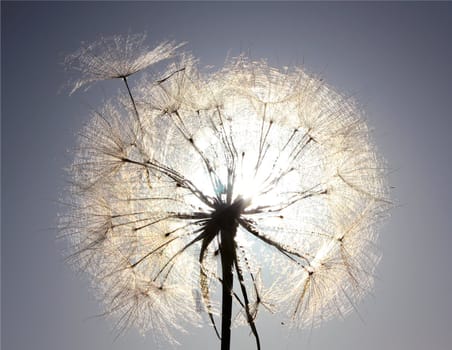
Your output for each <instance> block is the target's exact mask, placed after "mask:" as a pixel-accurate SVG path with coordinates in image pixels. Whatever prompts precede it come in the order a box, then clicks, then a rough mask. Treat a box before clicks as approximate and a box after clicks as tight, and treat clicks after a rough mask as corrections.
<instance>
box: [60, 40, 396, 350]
mask: <svg viewBox="0 0 452 350" xmlns="http://www.w3.org/2000/svg"><path fill="white" fill-rule="evenodd" d="M118 40H119V42H121V43H122V41H121V40H125V39H118ZM137 43H138V41H137ZM140 45H141V42H139V45H137V46H140ZM126 46H127V45H126ZM159 47H161V45H160V46H159ZM175 47H176V46H174V45H173V46H171V47H170V49H169V50H166V49H161V48H159V49H158V50H157V51H155V50H152V51H151V52H154V51H155V52H160V54H157V55H154V54H153V55H154V56H153V59H152V60H149V61H147V60H145V61H146V64H144V63H143V64H141V63H140V64H137V65H136V66H133V65H132V66H133V67H135V68H131V70H130V71H139V70H141V69H142V68H144V67H145V66H146V65H147V64H149V62H151V61H152V62H156V61H159V60H161V59H163V58H168V57H169V52H171V55H172V49H173V48H175ZM117 48H121V45H118V47H116V46H115V47H114V49H113V52H116V49H117ZM104 49H105V50H107V51H108V52H110V50H111V47H110V46H108V45H107V46H106V47H104ZM127 50H129V51H127V52H125V53H124V56H123V55H122V53H121V54H119V57H129V55H132V56H134V57H135V56H136V55H138V56H140V57H141V55H144V56H143V57H147V56H146V54H145V53H143V50H142V48H141V46H140V47H136V46H134V45H133V46H131V47H130V48H129V49H127ZM131 50H137V52H131ZM84 55H86V52H82V53H81V55H79V56H78V59H79V60H80V61H81V62H84V61H86V60H88V61H90V60H91V54H87V55H88V56H87V57H84ZM98 57H111V60H109V61H108V64H106V65H104V64H103V63H102V61H99V65H97V63H96V64H91V63H90V64H87V65H81V69H82V77H83V78H82V79H81V82H83V84H84V83H85V82H90V81H91V80H93V79H94V78H95V77H100V76H102V77H104V78H108V77H118V78H121V77H126V76H127V74H125V72H129V70H128V69H124V62H123V61H122V60H121V59H119V58H118V61H117V62H115V59H116V54H114V55H110V54H105V55H100V56H98ZM95 62H97V61H95ZM97 66H98V67H97ZM107 71H108V72H107ZM80 84H82V83H80ZM80 84H79V85H80ZM127 90H128V91H127V94H125V95H124V96H122V95H120V96H115V97H114V98H112V99H111V100H110V101H108V102H106V103H105V104H104V105H103V106H102V107H100V108H99V109H98V110H97V111H95V112H93V113H92V118H91V121H90V123H89V124H88V125H87V126H86V128H85V129H84V131H83V132H82V134H81V136H80V140H79V143H78V145H79V148H78V150H77V152H76V155H75V158H74V162H73V164H72V166H71V167H70V169H69V174H70V177H71V179H72V181H71V183H72V185H71V186H70V188H69V195H68V201H69V202H70V210H68V211H67V213H66V214H64V215H63V216H62V219H61V228H62V232H63V233H64V235H65V236H67V237H68V241H69V246H70V249H71V254H70V256H69V259H70V260H71V261H72V262H73V263H74V265H75V266H78V267H79V268H81V270H83V271H87V272H88V273H89V274H90V275H91V276H92V280H93V285H94V287H95V289H96V290H97V291H98V293H99V296H100V298H101V299H102V300H103V301H104V303H105V307H106V313H109V314H114V315H117V318H116V319H117V320H118V321H117V327H118V329H119V330H123V329H125V328H127V327H129V326H132V325H136V326H138V327H139V328H140V329H142V330H144V331H146V330H147V329H153V330H154V331H159V332H160V333H161V334H163V335H164V336H165V337H166V338H167V339H169V340H172V341H175V338H174V332H173V330H174V329H179V330H183V329H184V328H185V327H186V326H187V325H189V324H199V323H200V322H201V317H200V313H201V312H205V313H206V315H207V316H208V318H209V320H210V322H211V324H212V325H213V327H214V329H215V331H216V332H217V335H218V336H219V337H220V338H221V348H222V349H229V347H230V337H231V336H230V334H231V333H230V329H231V323H232V320H234V319H236V320H237V323H238V324H240V323H246V324H247V325H248V326H249V327H250V329H251V332H252V334H253V335H254V338H255V341H256V345H257V348H258V349H259V348H260V340H259V336H258V330H257V327H256V323H255V322H256V318H257V317H258V316H259V312H260V311H261V310H267V311H270V312H283V313H284V312H285V313H287V318H288V320H290V322H291V324H292V325H293V326H295V327H313V326H317V325H318V324H319V323H320V322H322V321H324V320H328V319H330V318H331V317H334V316H336V315H345V314H347V313H348V312H349V311H350V310H352V309H353V308H354V307H355V304H356V303H357V302H358V301H359V300H360V299H361V298H362V297H363V296H364V295H365V294H366V293H367V292H368V291H369V290H370V289H371V288H372V285H373V275H374V270H375V266H376V264H377V262H378V260H379V254H378V252H377V251H376V249H375V241H376V238H377V235H376V229H377V223H378V222H379V221H380V219H381V217H382V216H384V215H385V213H386V211H387V209H388V205H389V202H388V189H387V185H386V183H385V177H384V166H383V164H382V161H381V159H380V157H379V156H378V154H377V153H376V151H375V148H374V146H373V145H372V143H371V141H370V139H369V130H368V127H367V126H366V124H365V122H364V120H363V118H362V117H361V114H360V111H359V108H358V107H357V106H356V104H355V103H354V102H353V101H352V100H351V99H349V98H347V97H345V96H344V95H342V94H339V93H338V92H336V91H335V90H334V89H332V88H331V87H330V86H328V85H327V84H325V83H324V82H323V81H322V80H321V79H319V78H317V77H315V76H312V75H309V74H307V73H306V72H305V71H304V70H302V69H300V68H293V69H290V70H289V69H276V68H273V67H271V66H269V65H268V64H267V63H265V62H264V61H259V62H256V61H251V60H249V59H248V58H246V57H244V56H241V57H238V58H236V59H231V60H229V61H228V62H227V63H226V64H225V66H224V68H222V69H220V70H218V71H216V72H213V73H204V72H203V71H202V70H199V69H198V68H197V63H196V60H195V59H193V58H192V57H191V56H189V55H179V56H178V57H177V59H176V60H175V61H174V62H172V63H170V64H169V65H168V67H167V69H166V71H164V72H162V73H161V74H159V75H158V76H154V77H152V78H150V77H147V78H146V79H143V80H141V81H140V82H138V83H136V84H135V86H134V87H133V89H129V87H128V89H127ZM218 293H221V298H220V296H219V295H218ZM234 313H236V316H234Z"/></svg>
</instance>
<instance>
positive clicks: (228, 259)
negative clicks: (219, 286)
mask: <svg viewBox="0 0 452 350" xmlns="http://www.w3.org/2000/svg"><path fill="white" fill-rule="evenodd" d="M236 232H237V227H236V226H235V227H231V228H230V229H222V230H221V245H220V253H221V267H222V272H223V299H222V310H221V350H229V349H230V346H231V317H232V287H233V282H234V276H233V274H232V268H233V264H234V249H235V247H234V245H235V243H234V237H235V234H236Z"/></svg>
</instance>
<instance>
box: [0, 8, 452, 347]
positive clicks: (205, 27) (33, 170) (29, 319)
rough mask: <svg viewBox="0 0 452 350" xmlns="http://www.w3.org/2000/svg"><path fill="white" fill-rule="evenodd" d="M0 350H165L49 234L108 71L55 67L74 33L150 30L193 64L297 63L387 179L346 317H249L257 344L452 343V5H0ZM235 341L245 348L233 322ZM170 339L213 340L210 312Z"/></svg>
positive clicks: (152, 37) (73, 45)
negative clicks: (376, 250)
mask: <svg viewBox="0 0 452 350" xmlns="http://www.w3.org/2000/svg"><path fill="white" fill-rule="evenodd" d="M1 20H2V21H1V108H2V110H1V200H2V202H1V331H2V334H1V348H2V349H3V350H26V349H34V350H61V349H64V350H79V349H84V350H89V349H96V350H107V349H108V350H115V349H124V348H128V349H136V350H139V349H154V348H157V347H158V346H159V347H160V348H161V349H172V347H170V346H168V345H167V344H166V343H159V342H158V340H155V338H154V337H153V335H152V334H147V335H145V336H142V335H140V334H139V332H137V331H136V330H130V331H129V332H128V333H127V334H125V335H124V336H122V337H120V338H118V339H115V338H116V334H115V333H114V332H112V328H113V326H114V321H113V320H111V319H105V318H99V317H96V315H98V314H99V313H101V310H102V309H101V307H100V305H99V304H98V302H97V301H96V300H95V299H94V297H93V295H92V293H91V291H90V288H89V281H88V280H87V279H86V276H83V275H77V274H75V273H74V272H73V271H72V270H71V269H70V268H69V267H68V266H67V265H66V264H65V262H64V258H63V253H62V250H63V248H64V247H63V246H62V244H61V242H60V241H57V240H56V236H57V232H56V230H55V227H56V225H57V214H58V211H59V210H60V209H59V206H58V200H59V199H60V197H61V193H62V192H63V189H64V187H65V186H66V180H67V179H66V175H65V171H64V168H65V167H67V166H69V165H70V162H71V159H72V155H71V152H70V150H71V149H72V148H73V147H74V146H75V141H76V134H77V132H78V131H80V129H81V128H82V125H83V124H84V123H86V122H87V121H88V116H89V110H90V106H92V105H93V104H95V103H96V101H98V100H99V99H100V98H103V96H105V95H108V89H112V88H116V87H112V86H111V84H113V83H114V82H103V83H99V84H97V85H96V86H95V87H93V88H92V89H91V90H89V91H88V92H87V93H83V92H78V93H75V94H73V95H72V96H69V95H68V93H67V92H68V91H67V90H65V89H62V87H63V86H64V85H65V84H66V83H67V81H68V76H67V73H66V72H65V71H64V67H63V66H62V64H61V62H62V61H63V59H64V56H65V54H68V53H71V52H72V51H74V50H76V49H77V48H78V47H79V46H80V43H81V42H82V41H85V42H92V41H94V40H96V39H97V38H98V37H99V36H100V35H107V36H108V35H113V34H126V33H137V32H138V33H141V32H147V33H148V38H149V43H150V44H153V43H154V44H155V43H158V42H160V41H162V40H166V39H170V40H176V41H179V42H182V41H186V42H187V44H186V47H185V48H186V49H187V50H189V51H191V52H192V53H193V54H194V55H195V56H197V57H198V58H199V59H200V62H201V64H202V65H213V66H216V67H221V66H222V64H223V63H224V60H225V58H226V57H227V56H228V55H237V54H239V53H240V52H242V51H246V52H248V53H249V54H250V55H251V56H252V57H253V58H256V59H260V58H266V59H268V61H269V62H270V63H271V64H272V65H275V66H284V65H289V66H290V65H296V64H303V66H304V67H305V68H306V69H307V70H308V71H310V72H313V73H316V74H321V75H322V76H323V77H324V79H325V81H327V82H328V83H329V84H331V85H333V86H335V87H336V88H337V89H338V90H340V91H342V92H344V93H345V94H350V95H352V96H354V97H355V98H356V99H357V100H358V101H359V102H360V104H361V105H362V106H363V107H364V109H365V111H366V118H367V121H368V124H369V125H370V126H371V128H372V129H373V138H374V140H375V142H376V144H377V145H378V149H379V151H380V152H381V153H382V154H383V155H384V157H385V158H386V160H387V163H388V169H389V175H388V177H389V182H390V185H391V186H393V187H394V189H393V191H392V198H393V201H394V208H393V210H392V211H391V218H390V219H389V220H387V222H386V223H385V225H384V226H383V227H382V228H381V229H380V239H379V246H380V249H381V251H382V260H381V263H380V264H379V266H378V272H377V276H378V278H377V281H376V285H375V289H374V291H373V294H372V295H370V296H368V297H367V298H365V300H364V301H363V302H362V303H360V304H359V305H358V312H354V313H352V314H351V315H349V316H348V317H346V318H345V319H335V320H332V321H329V322H327V323H325V324H323V325H322V327H320V328H318V329H313V330H308V331H302V332H301V331H298V330H293V329H288V328H287V326H286V325H282V324H281V321H282V319H281V316H279V315H265V316H263V317H262V318H260V319H258V322H257V327H258V329H259V331H260V334H261V340H262V344H263V347H262V348H263V349H275V348H277V349H281V350H283V349H284V350H291V349H309V350H310V349H312V350H326V349H331V348H334V349H336V350H349V349H367V350H373V349H375V350H376V349H410V350H417V349H419V350H421V349H426V348H429V349H432V350H436V349H438V350H441V349H448V348H450V347H451V344H452V332H451V329H450V325H451V324H452V300H451V298H450V296H451V295H452V273H451V270H450V266H452V254H450V250H451V248H452V235H451V232H450V222H451V219H450V215H451V213H452V208H451V200H450V199H451V195H452V191H451V188H452V186H451V184H450V179H452V159H451V150H452V141H451V140H452V138H451V136H450V135H451V132H452V115H451V97H452V95H451V92H452V65H451V64H450V62H452V44H451V41H450V38H451V37H452V4H451V3H432V2H428V3H427V2H424V3H419V2H418V3H411V2H403V3H402V2H399V3H369V2H361V3H355V2H353V3H351V2H349V3H340V2H334V3H318V2H317V3H314V2H309V3H297V2H291V3H282V2H266V3H259V2H237V3H217V2H209V3H198V2H169V3H159V2H145V3H141V2H140V3H139V2H114V3H113V2H79V3H76V2H3V1H2V2H1ZM232 338H233V339H232V349H252V348H253V347H254V341H253V338H252V337H251V336H250V335H249V330H248V329H247V328H246V327H244V328H239V329H234V330H233V333H232ZM179 341H180V342H181V344H182V346H180V347H178V348H180V349H216V348H219V343H218V341H217V339H216V337H215V334H214V332H213V330H212V329H211V328H210V326H209V325H208V323H206V325H205V326H204V327H203V328H195V329H189V332H188V333H187V334H183V335H182V336H180V337H179Z"/></svg>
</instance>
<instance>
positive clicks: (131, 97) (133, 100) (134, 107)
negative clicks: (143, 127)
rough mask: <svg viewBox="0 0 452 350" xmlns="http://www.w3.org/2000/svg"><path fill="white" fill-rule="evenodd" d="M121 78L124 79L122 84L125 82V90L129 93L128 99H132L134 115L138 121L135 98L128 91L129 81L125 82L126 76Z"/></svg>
mask: <svg viewBox="0 0 452 350" xmlns="http://www.w3.org/2000/svg"><path fill="white" fill-rule="evenodd" d="M122 80H124V84H126V88H127V92H128V93H129V97H130V100H131V101H132V105H133V109H134V111H135V116H136V118H137V120H138V122H139V123H140V116H139V114H138V109H137V105H136V104H135V99H134V98H133V96H132V92H131V91H130V87H129V83H128V82H127V77H122Z"/></svg>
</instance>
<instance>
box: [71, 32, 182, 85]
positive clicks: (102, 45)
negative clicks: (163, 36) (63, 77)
mask: <svg viewBox="0 0 452 350" xmlns="http://www.w3.org/2000/svg"><path fill="white" fill-rule="evenodd" d="M145 40H146V34H133V35H127V36H121V35H114V36H111V37H102V38H101V39H100V40H99V41H96V42H94V43H92V44H89V45H86V46H83V47H82V48H80V49H79V50H77V51H76V52H74V53H73V54H71V55H68V56H67V57H66V60H65V63H66V66H67V67H68V68H70V69H71V70H75V71H78V72H79V73H80V74H81V77H79V78H78V79H76V80H75V81H74V83H73V88H72V91H71V94H72V93H73V92H75V91H76V90H78V89H80V88H81V87H82V86H85V85H87V84H91V83H93V82H96V81H99V80H108V79H125V78H127V77H129V76H130V75H132V74H135V73H137V72H139V71H141V70H143V69H145V68H147V67H149V66H151V65H153V64H155V63H157V62H160V61H162V60H165V59H168V58H170V57H172V56H173V55H174V54H175V51H176V50H177V49H178V48H179V47H181V46H182V45H183V44H176V43H174V42H162V43H160V44H159V45H157V46H156V47H155V48H153V49H152V50H151V49H150V48H149V47H147V46H146V45H145Z"/></svg>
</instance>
